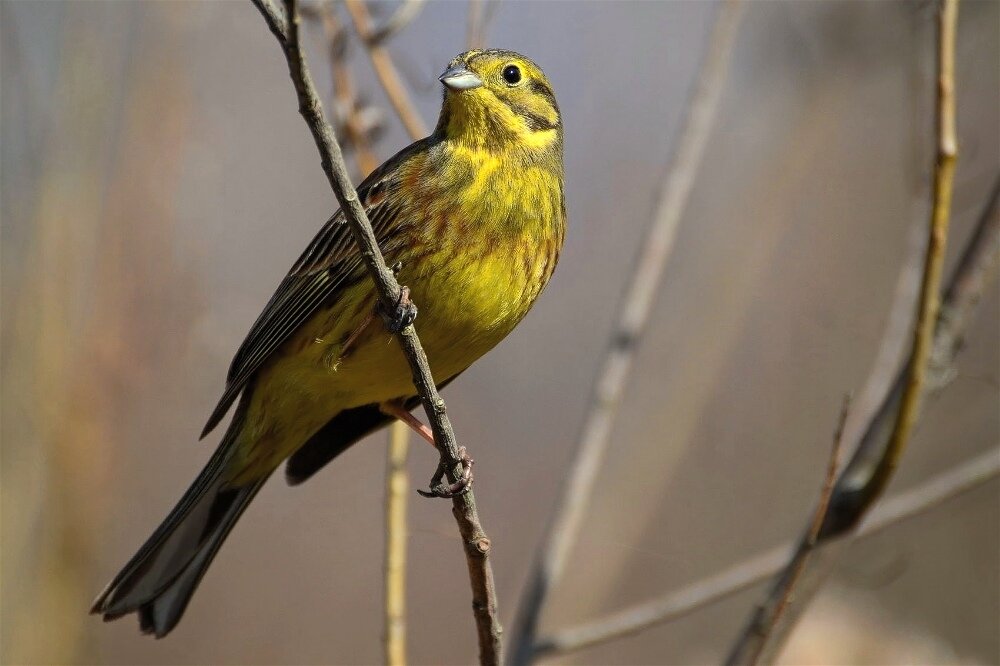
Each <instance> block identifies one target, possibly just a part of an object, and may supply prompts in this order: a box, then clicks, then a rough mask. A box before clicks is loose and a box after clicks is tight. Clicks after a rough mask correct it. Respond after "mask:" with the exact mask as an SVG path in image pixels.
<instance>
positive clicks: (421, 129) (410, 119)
mask: <svg viewBox="0 0 1000 666" xmlns="http://www.w3.org/2000/svg"><path fill="white" fill-rule="evenodd" d="M344 6H345V7H347V12H348V13H349V14H350V15H351V20H352V21H353V22H354V28H355V30H357V31H358V35H359V36H360V37H361V41H363V42H364V43H365V50H366V51H368V57H369V58H371V61H372V67H373V68H374V69H375V75H376V76H378V80H379V81H380V82H381V83H382V87H383V88H384V89H385V94H386V95H387V96H388V97H389V103H390V104H392V108H394V109H395V110H396V114H397V115H398V116H399V119H400V120H401V121H403V127H405V128H406V132H407V133H408V134H409V135H410V137H411V138H412V139H413V140H417V139H422V138H424V137H425V136H427V127H426V126H424V121H423V120H421V119H420V115H419V114H418V113H417V111H416V109H415V108H414V107H413V102H412V101H411V100H410V96H409V94H407V92H406V86H404V85H403V81H402V79H400V78H399V72H397V71H396V66H395V65H394V64H393V62H392V57H391V56H390V55H389V51H388V50H386V48H385V46H384V45H383V44H382V41H381V40H380V39H376V37H377V35H376V34H375V33H373V31H372V18H371V16H370V15H369V14H368V8H367V7H365V3H364V0H344ZM416 9H417V10H419V9H420V5H417V7H416Z"/></svg>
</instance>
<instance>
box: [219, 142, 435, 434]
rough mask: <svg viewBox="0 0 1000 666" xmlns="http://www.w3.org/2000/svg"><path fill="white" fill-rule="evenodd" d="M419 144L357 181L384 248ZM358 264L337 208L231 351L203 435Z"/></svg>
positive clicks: (393, 232)
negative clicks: (403, 178)
mask: <svg viewBox="0 0 1000 666" xmlns="http://www.w3.org/2000/svg"><path fill="white" fill-rule="evenodd" d="M419 148H420V142H418V143H416V144H413V145H412V146H410V147H409V148H407V149H405V150H403V151H402V152H400V153H399V154H397V155H396V156H395V157H393V158H392V159H390V160H388V161H387V162H386V163H385V164H383V165H382V166H381V167H379V168H378V169H376V170H375V171H374V172H372V174H371V175H370V176H368V178H366V179H365V181H364V182H363V183H361V185H360V186H359V187H358V198H359V200H360V201H361V204H362V205H363V206H364V207H365V211H366V212H367V213H368V219H369V220H370V221H371V224H372V230H373V231H374V232H375V238H376V239H377V240H378V243H379V246H380V248H381V249H382V251H383V252H385V251H386V246H387V245H389V244H391V241H392V240H393V238H394V236H395V235H396V232H397V231H398V227H399V225H398V222H400V208H401V197H400V196H399V192H398V190H399V185H400V180H401V179H400V171H401V167H402V166H403V165H404V164H405V162H406V160H407V159H408V158H410V157H411V156H412V155H413V154H414V153H415V152H417V151H418V150H419ZM361 268H362V262H361V257H360V254H359V253H358V249H357V245H356V243H355V242H354V239H353V238H352V237H351V234H350V230H349V229H348V228H347V223H346V221H345V219H344V213H343V211H337V213H335V214H334V215H333V217H331V218H330V219H329V220H327V222H326V224H325V225H323V228H322V229H320V232H319V233H318V234H317V235H316V237H315V238H314V239H313V240H312V242H311V243H310V244H309V247H307V248H306V250H305V252H303V253H302V255H301V256H300V257H299V260H298V261H297V262H295V265H294V266H292V269H291V270H290V271H289V272H288V275H287V276H286V277H285V279H284V280H282V281H281V284H280V285H279V286H278V289H277V291H276V292H275V293H274V296H272V297H271V300H270V301H268V303H267V305H266V306H265V307H264V311H263V312H261V314H260V316H259V317H257V321H255V322H254V324H253V326H252V327H251V328H250V332H249V333H247V337H246V339H245V340H244V341H243V344H242V345H240V348H239V350H238V351H237V352H236V356H234V357H233V361H232V364H231V365H230V366H229V373H228V375H227V377H226V389H225V391H224V392H223V394H222V398H221V399H220V400H219V404H218V405H217V406H216V408H215V411H213V412H212V415H211V416H210V417H209V419H208V423H207V424H206V425H205V429H204V430H203V431H202V433H201V436H202V437H204V436H205V435H207V434H208V433H209V432H211V431H212V429H213V428H215V426H217V425H218V424H219V421H221V420H222V417H223V416H225V415H226V412H228V411H229V408H230V406H232V404H233V401H234V400H236V398H237V396H239V394H240V392H241V391H243V389H244V388H245V387H246V385H247V382H249V381H250V379H251V378H252V377H253V375H254V373H256V372H257V370H259V369H260V367H261V366H262V365H263V364H264V362H265V361H266V360H267V359H268V358H269V357H270V356H271V354H273V353H274V351H275V350H276V349H277V348H278V347H279V346H280V345H281V344H282V343H283V342H285V341H286V340H287V339H288V338H289V337H290V336H291V335H292V333H294V332H295V331H296V330H297V329H298V328H299V327H300V326H301V325H302V324H303V323H304V322H305V321H307V320H308V319H309V317H311V316H312V315H313V313H315V312H316V310H317V309H319V308H320V306H322V305H323V304H324V303H330V302H331V301H333V300H335V299H336V296H337V294H338V291H339V289H340V287H341V286H342V285H343V284H344V283H345V280H347V278H349V277H353V276H355V275H358V274H359V270H360V269H361Z"/></svg>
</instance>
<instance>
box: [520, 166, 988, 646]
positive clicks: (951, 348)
mask: <svg viewBox="0 0 1000 666" xmlns="http://www.w3.org/2000/svg"><path fill="white" fill-rule="evenodd" d="M998 266H1000V174H997V176H996V177H995V178H994V181H993V186H992V187H991V189H990V193H989V195H988V198H987V201H986V203H985V205H984V207H983V210H982V212H981V213H980V215H979V218H978V221H977V223H976V226H975V228H974V229H973V231H972V233H971V234H970V236H969V239H968V241H967V242H966V244H965V247H964V248H963V250H962V254H961V257H960V259H959V261H958V264H957V266H956V268H955V271H954V273H953V274H952V277H951V280H950V282H949V284H948V288H947V289H946V291H945V298H944V301H943V302H942V304H941V310H940V315H939V317H938V323H937V328H936V330H935V334H934V350H935V351H934V353H933V356H932V368H933V371H932V376H933V377H935V378H946V379H950V378H953V377H954V376H955V374H956V372H955V370H954V364H955V361H956V358H957V356H958V354H959V352H960V351H961V350H962V343H963V340H964V339H965V335H966V332H967V331H968V329H969V327H970V326H971V324H972V321H973V318H974V314H975V311H976V308H977V306H978V304H979V302H980V300H981V299H982V296H983V292H984V291H985V289H986V287H987V286H988V285H989V284H990V283H991V282H992V280H993V279H995V278H996V275H997V268H998ZM907 376H908V370H907V368H906V367H904V368H902V369H901V370H899V371H898V373H897V375H896V378H895V381H894V383H893V384H892V386H891V388H889V389H887V393H886V396H885V397H884V398H883V400H882V408H881V409H879V410H878V411H877V412H876V413H875V414H874V415H873V416H872V417H871V420H870V421H869V422H868V424H867V426H866V427H865V430H864V433H865V434H864V435H863V437H862V444H861V445H860V446H862V447H864V446H868V447H875V446H877V445H878V443H879V442H880V441H881V446H882V448H883V450H884V448H885V444H886V443H887V442H888V434H889V426H890V425H891V419H892V416H893V414H894V409H889V408H888V407H889V406H891V405H892V404H893V400H897V401H898V398H899V396H900V395H901V393H902V386H903V384H904V382H905V381H906V379H907ZM946 385H947V382H945V381H941V380H938V379H932V381H929V382H928V383H927V384H926V385H925V392H926V397H930V396H932V395H934V394H935V393H936V392H938V391H940V390H942V389H943V388H944V387H945V386H946ZM893 396H895V398H893ZM895 404H896V405H897V406H898V402H896V403H895ZM879 437H881V440H879V439H878V438H879ZM855 455H857V454H855ZM998 474H1000V451H997V450H992V451H988V452H987V453H985V454H983V455H981V456H977V457H976V458H975V459H973V460H972V461H969V462H967V463H964V464H962V465H959V466H958V467H955V468H953V469H951V470H949V471H947V472H944V473H942V474H940V475H937V476H934V477H932V478H931V479H930V480H928V481H925V482H923V483H921V484H920V485H919V486H918V487H917V488H915V489H913V490H909V491H906V492H903V493H900V494H899V495H898V496H896V497H893V498H890V499H888V500H886V501H885V502H883V503H882V504H881V505H880V506H877V507H875V508H874V509H873V510H872V513H871V514H870V517H869V518H867V519H864V520H863V521H862V522H861V527H860V528H859V530H858V532H857V534H856V535H855V536H856V537H863V536H868V535H869V534H872V533H873V532H877V531H880V530H882V529H884V528H886V527H888V526H890V525H892V524H894V523H896V522H899V521H901V520H904V519H907V518H910V517H912V516H915V515H918V514H920V513H922V512H924V511H927V510H928V509H931V508H934V507H935V506H937V505H938V504H940V503H941V502H943V501H945V500H947V499H950V498H951V497H954V496H955V495H958V494H960V493H963V492H966V491H967V490H970V489H972V488H974V487H976V486H978V485H980V484H982V483H985V482H986V481H988V480H990V479H993V478H995V477H996V476H997V475H998ZM826 518H827V520H829V510H828V511H827V514H826ZM831 538H832V537H831V536H824V535H823V534H822V531H821V532H820V534H819V535H818V538H817V540H818V541H819V542H823V541H824V540H828V539H831ZM792 548H793V547H792V546H781V547H778V548H774V549H772V550H769V551H767V552H766V553H764V554H762V555H758V556H757V557H754V558H751V559H748V560H745V561H744V562H741V563H739V564H737V565H735V566H733V567H731V568H729V569H727V570H726V571H724V572H722V573H720V574H716V575H714V576H711V577H709V578H705V579H703V580H701V581H699V582H696V583H693V584H692V585H689V586H687V587H685V588H683V589H681V590H679V591H677V592H672V593H669V594H667V595H665V596H663V597H661V598H658V599H654V600H652V601H648V602H645V603H642V604H638V605H636V606H634V607H632V608H628V609H625V610H623V611H619V612H617V613H613V614H611V615H608V616H606V617H603V618H600V619H597V620H593V621H590V622H586V623H583V624H580V625H578V626H575V627H570V628H568V629H562V630H559V631H557V632H555V633H553V634H551V635H549V636H543V637H541V638H540V639H539V640H538V642H537V643H536V645H535V649H534V658H539V657H545V656H551V655H554V654H560V653H563V652H572V651H577V650H582V649H584V648H587V647H591V646H594V645H598V644H601V643H605V642H608V641H612V640H616V639H618V638H622V637H625V636H629V635H632V634H635V633H638V632H640V631H643V630H644V629H648V628H650V627H653V626H656V625H659V624H663V623H664V622H669V621H671V620H674V619H677V618H679V617H683V616H685V615H688V614H690V613H692V612H694V611H696V610H698V609H700V608H702V607H704V606H706V605H708V604H711V603H714V602H716V601H719V600H722V599H725V598H727V597H729V596H732V595H734V594H736V593H738V592H741V591H743V590H745V589H747V588H749V587H751V586H753V585H754V584H756V583H759V582H760V581H762V580H764V579H765V578H767V577H768V576H771V575H773V574H774V573H776V572H777V571H779V570H780V569H781V568H782V567H783V566H784V565H785V564H786V563H787V562H788V561H789V551H790V550H792ZM799 596H800V597H801V594H800V595H799ZM802 605H803V604H799V606H802Z"/></svg>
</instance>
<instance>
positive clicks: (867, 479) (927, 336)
mask: <svg viewBox="0 0 1000 666" xmlns="http://www.w3.org/2000/svg"><path fill="white" fill-rule="evenodd" d="M957 18H958V0H943V1H942V3H941V7H940V10H939V14H938V22H937V76H938V82H937V83H938V85H937V104H936V110H937V118H936V120H937V122H936V139H937V158H936V161H935V168H934V191H933V202H932V206H931V217H930V222H929V225H928V240H927V250H926V258H925V262H924V270H923V278H922V281H921V287H920V299H919V302H918V311H917V322H916V327H915V329H914V332H913V343H912V347H911V351H910V357H909V362H908V363H907V372H906V381H905V383H903V385H902V389H901V391H900V398H899V407H898V409H897V410H896V412H895V418H894V421H893V426H892V431H891V433H890V434H889V438H888V442H887V444H886V446H885V447H884V448H882V450H881V451H880V453H879V455H878V457H877V459H876V460H875V464H874V465H870V464H868V462H869V458H867V457H866V456H865V453H866V451H865V450H864V448H863V446H859V447H858V453H859V454H861V455H855V456H854V457H853V458H852V460H851V462H850V463H848V465H847V467H846V468H845V469H844V472H843V474H841V476H840V478H839V479H838V480H837V485H836V487H835V488H834V494H833V497H832V498H831V502H830V508H829V511H828V512H827V515H826V516H825V517H824V518H823V522H822V526H821V528H820V532H819V537H820V538H821V539H823V540H829V539H831V538H833V537H835V536H838V535H841V534H844V533H849V532H853V531H854V530H855V529H856V527H857V524H858V522H859V521H860V520H861V519H862V518H863V517H864V515H865V514H866V513H867V512H868V511H869V510H870V509H871V507H872V506H873V505H874V504H875V502H876V501H877V500H878V498H879V497H880V496H881V495H882V492H883V491H884V490H885V487H886V485H887V484H888V483H889V480H890V479H891V478H892V475H893V473H894V472H895V469H896V467H897V465H898V464H899V460H900V458H901V457H902V454H903V451H904V450H905V449H906V445H907V443H908V441H909V439H910V435H911V433H912V432H913V427H914V425H915V424H916V421H917V417H918V415H919V410H920V404H921V399H922V397H923V394H924V389H925V385H926V383H927V374H928V368H929V366H930V359H931V352H932V350H933V347H934V329H935V326H936V324H937V321H938V312H939V309H940V293H941V273H942V270H943V266H944V252H945V245H946V242H947V238H948V226H949V221H950V213H951V197H952V185H953V181H954V175H955V160H956V156H957V153H958V145H957V143H958V141H957V138H956V132H955V94H954V93H955V90H954V88H955V31H956V24H957ZM845 507H847V508H849V511H845ZM835 521H836V522H835ZM809 541H813V542H815V539H810V538H809V537H808V535H807V536H806V537H804V538H803V540H802V542H801V543H800V546H799V548H797V549H796V557H793V559H792V560H791V561H790V562H789V564H788V565H787V567H786V568H785V570H784V571H783V572H782V573H781V574H780V575H779V576H778V578H777V580H776V581H775V583H774V585H773V587H772V588H771V590H770V592H769V594H768V596H767V598H766V600H765V601H764V602H763V603H762V604H761V605H760V606H758V607H757V608H756V610H755V611H754V613H753V615H752V616H751V618H750V621H749V622H748V623H747V625H746V627H745V628H744V629H743V632H742V633H741V634H740V636H739V638H738V639H737V640H736V643H735V645H734V646H733V648H732V650H731V652H730V653H729V656H728V658H727V659H726V663H727V664H756V663H757V662H758V661H760V660H761V659H762V658H763V659H764V660H765V661H771V660H772V659H773V657H774V656H775V655H776V654H777V652H778V650H779V649H780V647H781V644H782V642H783V639H784V637H785V636H787V634H788V631H789V630H790V627H791V626H792V624H793V623H794V619H796V618H795V617H793V619H792V621H791V622H789V621H787V616H786V622H785V625H784V627H779V625H778V623H779V620H780V619H781V618H780V616H781V614H782V611H783V604H781V602H780V600H781V599H782V598H784V597H785V596H786V595H789V594H791V592H792V589H793V588H794V586H795V584H796V583H797V582H798V580H799V578H800V574H801V570H802V569H803V568H804V567H803V566H802V565H800V564H799V563H798V562H797V559H798V557H797V556H798V553H800V552H802V551H803V550H806V549H808V550H811V549H812V548H811V546H809ZM793 569H798V572H797V573H795V574H794V576H793V573H792V572H793ZM808 600H809V595H806V598H805V599H800V603H799V608H800V609H802V608H804V607H805V606H806V604H807V603H808ZM800 612H801V610H800ZM776 628H777V630H776Z"/></svg>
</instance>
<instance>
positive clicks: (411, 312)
mask: <svg viewBox="0 0 1000 666" xmlns="http://www.w3.org/2000/svg"><path fill="white" fill-rule="evenodd" d="M377 309H378V313H379V314H380V315H382V321H383V322H384V323H385V327H386V329H387V330H388V331H389V332H390V333H393V334H396V333H399V332H400V331H402V330H403V329H404V328H406V327H407V326H409V325H410V324H412V323H413V321H414V320H415V319H416V318H417V306H416V305H414V304H413V301H411V300H410V288H409V287H400V288H399V298H397V299H396V305H395V307H393V308H392V309H391V310H390V309H389V308H386V307H385V306H383V305H382V303H381V301H380V302H379V304H378V306H377Z"/></svg>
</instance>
